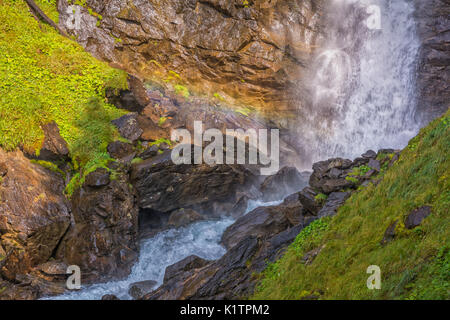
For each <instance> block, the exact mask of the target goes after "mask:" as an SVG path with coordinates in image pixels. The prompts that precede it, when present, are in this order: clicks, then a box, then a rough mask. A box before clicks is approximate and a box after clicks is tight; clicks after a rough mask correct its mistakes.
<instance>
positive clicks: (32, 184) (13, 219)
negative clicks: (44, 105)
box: [0, 149, 71, 280]
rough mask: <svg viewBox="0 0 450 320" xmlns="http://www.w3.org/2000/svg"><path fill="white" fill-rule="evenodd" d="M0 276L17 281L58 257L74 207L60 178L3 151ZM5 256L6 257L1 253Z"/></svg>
mask: <svg viewBox="0 0 450 320" xmlns="http://www.w3.org/2000/svg"><path fill="white" fill-rule="evenodd" d="M0 163H2V166H3V167H5V168H7V169H8V170H7V173H5V175H4V176H3V177H2V178H0V247H1V248H3V249H0V254H2V255H3V253H5V255H6V258H5V257H3V259H0V260H3V261H1V269H0V274H1V275H2V276H3V277H4V278H5V279H8V280H15V279H16V277H17V276H18V275H20V274H25V273H27V272H29V271H30V270H31V269H32V268H33V267H35V266H37V265H38V264H41V263H44V262H47V261H48V260H49V259H50V258H51V257H52V255H53V254H54V251H55V249H56V248H57V247H58V244H59V243H60V240H61V238H62V237H63V235H64V234H65V232H66V231H67V229H68V227H69V225H70V211H71V206H70V203H69V202H68V201H67V199H66V198H65V196H64V194H63V192H64V181H63V178H62V177H61V175H60V174H58V173H55V172H53V171H50V170H48V169H45V168H43V167H41V166H40V165H38V164H34V163H31V162H30V160H28V159H27V158H25V157H24V155H23V154H22V152H20V151H16V152H10V153H7V152H5V151H3V150H1V149H0ZM1 252H3V253H1Z"/></svg>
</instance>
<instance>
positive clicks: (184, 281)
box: [143, 205, 303, 300]
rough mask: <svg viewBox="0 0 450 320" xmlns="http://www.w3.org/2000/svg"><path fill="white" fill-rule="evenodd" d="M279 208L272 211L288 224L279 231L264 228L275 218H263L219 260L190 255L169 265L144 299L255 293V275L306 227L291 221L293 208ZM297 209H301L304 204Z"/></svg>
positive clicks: (219, 297)
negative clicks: (160, 279)
mask: <svg viewBox="0 0 450 320" xmlns="http://www.w3.org/2000/svg"><path fill="white" fill-rule="evenodd" d="M276 209H277V208H276V207H273V210H272V214H274V215H278V219H279V220H283V219H284V220H286V223H285V225H284V227H281V226H280V228H276V230H272V231H274V232H275V234H273V233H270V232H265V231H264V230H265V229H267V228H269V229H270V223H271V222H272V221H273V219H265V220H264V219H263V220H264V221H259V222H260V224H259V226H256V224H254V226H255V227H256V228H253V231H255V232H249V233H247V234H245V235H244V236H243V237H240V238H239V239H238V242H237V244H234V245H233V246H232V247H231V248H230V249H229V250H228V252H227V253H226V254H225V255H224V256H223V257H222V258H220V259H219V260H216V261H212V262H208V261H205V260H203V259H200V258H198V257H188V258H186V259H184V260H182V261H180V262H178V263H177V264H175V265H173V266H169V267H167V269H166V276H165V278H164V283H163V285H162V286H161V287H159V288H158V289H157V290H155V291H152V292H150V293H148V294H146V295H145V296H144V297H143V299H145V300H154V299H238V298H243V297H246V296H248V295H249V294H251V293H252V292H253V290H254V286H255V284H256V278H254V277H253V274H255V273H259V272H261V271H262V270H264V268H265V267H266V265H267V262H273V261H275V260H276V259H277V258H278V257H280V255H281V254H282V252H283V251H284V249H285V248H286V247H287V245H288V244H290V243H291V242H292V241H293V240H294V239H295V237H296V236H297V234H298V233H299V232H300V231H301V229H302V228H303V224H301V223H299V224H297V225H295V226H294V225H293V224H292V223H289V222H287V220H288V216H289V215H290V213H292V208H289V209H287V207H286V206H284V205H282V206H280V207H279V208H278V210H276ZM297 209H298V210H297V211H298V212H301V207H298V208H297ZM243 220H245V221H247V222H248V220H247V219H246V217H242V218H240V219H238V220H237V222H236V224H237V225H239V224H241V223H245V222H242V221H243ZM298 220H299V221H300V219H298ZM231 228H233V227H231ZM257 229H259V230H257ZM269 229H267V230H269ZM267 230H266V231H267ZM230 232H231V231H230Z"/></svg>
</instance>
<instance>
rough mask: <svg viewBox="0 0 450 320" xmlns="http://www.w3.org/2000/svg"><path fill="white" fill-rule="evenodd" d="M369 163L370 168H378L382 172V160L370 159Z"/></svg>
mask: <svg viewBox="0 0 450 320" xmlns="http://www.w3.org/2000/svg"><path fill="white" fill-rule="evenodd" d="M367 165H368V166H369V167H370V168H372V169H374V170H376V171H377V172H380V170H381V165H380V161H378V160H374V159H370V161H369V163H368V164H367Z"/></svg>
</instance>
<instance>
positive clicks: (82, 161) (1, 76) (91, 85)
mask: <svg viewBox="0 0 450 320" xmlns="http://www.w3.org/2000/svg"><path fill="white" fill-rule="evenodd" d="M37 3H38V4H39V5H40V6H41V8H42V9H43V10H44V11H45V12H46V13H47V14H48V15H49V16H50V17H51V18H52V19H54V20H55V21H57V17H58V13H57V11H56V7H55V3H54V1H43V0H40V1H37ZM0 20H1V21H2V23H1V24H0V50H1V52H2V54H1V55H0V131H1V132H2V135H0V147H2V148H3V149H5V150H13V149H15V148H17V147H18V146H22V147H23V148H24V149H25V150H27V151H28V152H31V153H36V152H37V151H38V150H39V148H40V146H41V144H42V140H43V132H42V130H41V128H40V126H41V124H43V123H46V122H49V121H52V120H55V121H56V123H57V124H58V126H59V128H60V132H61V135H62V137H63V138H64V139H65V140H66V141H67V143H68V145H69V150H70V154H71V157H72V159H73V161H74V169H75V170H76V173H74V174H75V179H78V180H79V181H72V182H71V184H70V185H69V186H68V188H67V190H68V192H69V194H70V193H71V191H73V188H74V186H76V185H79V182H80V180H82V179H83V176H85V174H86V172H88V171H89V170H93V169H92V168H95V167H96V166H101V165H103V164H104V163H105V162H106V161H109V160H111V159H110V158H109V156H108V155H107V152H106V147H107V145H108V143H109V142H110V141H113V140H114V139H117V138H119V134H118V133H117V131H116V129H115V128H114V127H113V126H112V125H111V124H110V121H111V120H112V119H115V118H118V117H120V116H122V115H123V114H125V111H122V110H118V109H116V108H115V107H114V106H112V105H109V104H108V103H106V100H105V89H106V88H112V89H114V90H116V91H118V90H120V89H123V88H126V86H127V84H126V83H127V75H126V73H125V72H123V71H120V70H115V69H112V68H111V67H109V66H108V65H107V64H106V63H103V62H100V61H98V60H96V59H95V58H93V57H92V56H91V55H90V54H88V53H86V52H85V51H84V50H83V48H82V47H81V46H79V45H78V44H77V43H75V42H73V41H71V40H69V39H66V38H64V37H62V36H61V35H59V34H58V33H57V32H56V31H55V30H54V29H52V28H51V27H49V26H47V25H45V24H43V23H41V27H42V30H41V29H40V27H39V25H38V23H37V22H36V20H35V19H34V18H33V17H32V16H31V14H30V13H29V11H28V7H27V5H26V4H25V2H23V1H13V0H2V5H1V6H0ZM94 170H95V169H94ZM78 176H79V178H76V177H78Z"/></svg>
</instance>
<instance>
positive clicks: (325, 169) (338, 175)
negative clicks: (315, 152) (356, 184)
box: [309, 158, 353, 194]
mask: <svg viewBox="0 0 450 320" xmlns="http://www.w3.org/2000/svg"><path fill="white" fill-rule="evenodd" d="M352 163H353V162H352V161H351V160H348V159H341V158H335V159H329V160H326V161H320V162H317V163H314V165H313V173H312V174H311V177H310V179H309V184H310V186H311V187H313V188H315V189H317V190H319V191H320V192H323V193H325V194H329V193H331V192H337V191H340V190H341V189H345V188H348V187H351V186H352V183H351V182H350V181H348V180H346V179H345V176H346V174H347V173H348V171H346V169H349V168H350V167H351V166H352Z"/></svg>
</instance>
